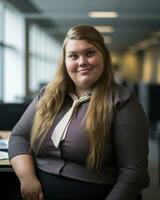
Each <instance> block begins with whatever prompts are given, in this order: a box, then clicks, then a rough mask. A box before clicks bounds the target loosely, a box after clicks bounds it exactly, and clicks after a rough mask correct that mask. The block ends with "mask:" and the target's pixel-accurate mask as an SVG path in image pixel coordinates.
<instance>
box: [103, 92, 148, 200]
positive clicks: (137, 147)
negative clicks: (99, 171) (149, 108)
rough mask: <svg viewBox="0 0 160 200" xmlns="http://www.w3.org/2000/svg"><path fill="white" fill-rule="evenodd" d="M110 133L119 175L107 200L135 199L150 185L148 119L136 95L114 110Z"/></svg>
mask: <svg viewBox="0 0 160 200" xmlns="http://www.w3.org/2000/svg"><path fill="white" fill-rule="evenodd" d="M112 134H113V135H112V137H113V146H114V152H115V160H116V164H117V169H118V177H117V182H116V184H115V185H114V187H113V189H112V190H111V192H110V194H109V195H108V196H107V197H106V200H122V199H123V200H135V199H136V195H137V194H138V193H141V190H142V188H145V187H147V186H148V185H149V176H148V153H149V148H148V122H147V120H146V117H145V114H144V111H143V108H142V106H141V105H140V103H139V102H138V100H137V98H136V97H135V96H133V95H132V96H131V98H130V99H129V100H128V101H127V102H125V103H124V105H122V106H121V107H120V108H118V109H117V110H116V112H115V117H114V123H113V132H112Z"/></svg>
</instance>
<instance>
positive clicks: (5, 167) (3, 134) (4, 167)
mask: <svg viewBox="0 0 160 200" xmlns="http://www.w3.org/2000/svg"><path fill="white" fill-rule="evenodd" d="M10 134H11V132H10V131H0V139H9V137H10ZM11 171H12V167H11V165H10V163H9V160H8V159H5V160H0V172H11Z"/></svg>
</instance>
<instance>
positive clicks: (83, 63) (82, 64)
mask: <svg viewBox="0 0 160 200" xmlns="http://www.w3.org/2000/svg"><path fill="white" fill-rule="evenodd" d="M87 63H88V61H87V59H86V58H85V56H80V57H79V66H80V67H85V66H87Z"/></svg>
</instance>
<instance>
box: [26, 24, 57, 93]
mask: <svg viewBox="0 0 160 200" xmlns="http://www.w3.org/2000/svg"><path fill="white" fill-rule="evenodd" d="M29 38H30V40H29V47H30V48H29V52H30V53H29V54H30V58H29V90H30V92H31V93H34V92H35V91H37V90H39V89H40V87H41V85H43V84H46V83H47V82H48V81H50V80H51V79H52V78H53V76H54V74H55V71H56V66H57V59H58V58H59V52H60V44H59V43H58V42H57V41H56V40H55V39H54V38H53V37H51V36H50V35H49V34H47V33H46V32H45V31H44V30H42V29H41V28H40V27H39V26H37V25H35V24H32V25H31V26H30V29H29Z"/></svg>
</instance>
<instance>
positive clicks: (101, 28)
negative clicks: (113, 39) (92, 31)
mask: <svg viewBox="0 0 160 200" xmlns="http://www.w3.org/2000/svg"><path fill="white" fill-rule="evenodd" d="M95 28H96V29H97V30H98V31H99V32H101V33H112V32H114V28H113V27H112V26H95Z"/></svg>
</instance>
